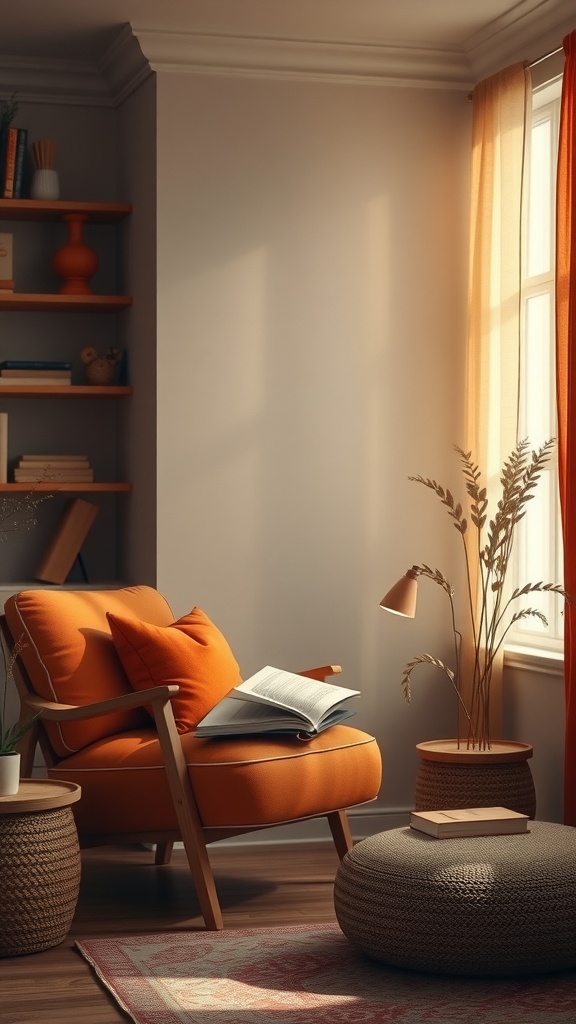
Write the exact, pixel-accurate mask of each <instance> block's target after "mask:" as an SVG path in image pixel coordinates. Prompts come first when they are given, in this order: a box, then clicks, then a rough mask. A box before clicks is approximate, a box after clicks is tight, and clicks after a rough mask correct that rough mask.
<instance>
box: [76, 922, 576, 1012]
mask: <svg viewBox="0 0 576 1024" xmlns="http://www.w3.org/2000/svg"><path fill="white" fill-rule="evenodd" d="M76 945H77V948H78V949H79V951H80V952H81V953H82V955H83V956H84V957H85V958H86V959H87V960H88V962H89V963H90V964H91V965H92V966H93V968H94V969H95V971H96V973H97V975H98V976H99V978H100V979H101V980H102V982H103V983H104V985H105V986H106V988H107V989H108V990H109V992H110V993H111V994H112V995H113V996H114V998H115V999H116V1000H117V1002H118V1004H119V1006H120V1007H121V1008H122V1009H123V1010H124V1011H125V1012H126V1013H127V1014H128V1015H129V1016H130V1017H131V1018H132V1020H134V1021H136V1022H137V1024H389V1022H390V1024H551V1022H553V1024H574V1022H575V1021H576V972H574V971H571V972H569V973H562V974H554V975H543V976H541V977H539V978H514V979H503V978H495V979H487V980H480V979H477V978H449V977H444V976H440V975H431V974H417V973H414V972H411V971H401V970H397V969H392V968H388V967H385V966H384V965H382V964H378V963H376V962H374V961H370V960H368V959H367V958H365V957H364V956H362V955H361V954H359V953H357V952H356V951H355V950H354V948H353V947H352V946H351V945H350V943H349V942H348V940H347V939H346V938H345V936H344V935H343V934H342V932H341V931H340V929H339V928H338V926H337V925H331V924H327V925H315V926H299V925H298V926H292V927H286V928H273V929H270V928H252V929H243V930H231V931H223V932H178V933H165V934H160V935H143V936H128V937H126V938H115V939H114V938H111V939H93V940H86V941H85V942H77V943H76Z"/></svg>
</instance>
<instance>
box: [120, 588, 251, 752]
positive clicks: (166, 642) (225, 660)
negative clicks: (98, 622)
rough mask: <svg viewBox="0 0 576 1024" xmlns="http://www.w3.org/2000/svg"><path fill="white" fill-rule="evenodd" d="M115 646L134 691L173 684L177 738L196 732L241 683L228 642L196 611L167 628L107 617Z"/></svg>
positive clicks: (201, 613)
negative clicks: (216, 706)
mask: <svg viewBox="0 0 576 1024" xmlns="http://www.w3.org/2000/svg"><path fill="white" fill-rule="evenodd" d="M107 618H108V622H109V625H110V630H111V633H112V639H113V641H114V646H115V648H116V652H117V654H118V657H119V658H120V661H121V663H122V667H123V668H124V671H125V672H126V675H127V676H128V679H129V681H130V684H131V686H132V687H133V689H135V690H147V689H148V688H149V687H151V686H162V685H166V684H171V683H176V684H177V685H178V686H179V687H180V693H178V694H177V695H176V696H175V697H173V698H172V709H173V711H174V718H175V721H176V728H177V729H178V732H179V733H184V732H189V731H190V729H194V728H195V726H196V725H197V724H198V722H199V721H200V719H201V718H203V717H204V715H206V714H207V713H208V711H210V709H211V708H213V707H214V705H215V704H217V703H218V701H219V700H220V699H221V697H224V696H225V695H226V694H227V693H228V691H229V690H231V689H232V688H233V687H234V686H238V683H240V682H241V677H240V669H239V668H238V664H237V662H236V659H235V658H234V655H233V654H232V651H231V650H230V647H229V645H228V641H227V640H226V638H225V637H224V636H223V635H222V633H221V632H220V630H219V629H217V627H216V626H215V625H214V623H213V622H211V621H210V619H209V618H208V616H207V615H206V614H205V613H204V612H203V611H201V609H200V608H193V609H192V611H191V612H190V613H189V615H184V616H183V617H182V618H181V619H178V620H177V621H176V622H172V623H171V624H170V625H169V626H154V625H152V624H151V623H149V622H142V621H141V620H140V619H136V618H129V617H126V618H125V617H124V616H121V615H116V614H113V613H112V612H109V613H108V615H107Z"/></svg>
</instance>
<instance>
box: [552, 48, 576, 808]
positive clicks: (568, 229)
mask: <svg viewBox="0 0 576 1024" xmlns="http://www.w3.org/2000/svg"><path fill="white" fill-rule="evenodd" d="M564 55H565V65H564V78H563V82H562V103H561V111H560V140H559V149H558V181H557V199H556V377H557V403H558V462H559V479H560V507H561V512H562V532H563V539H564V588H565V590H566V591H567V592H568V593H569V594H572V595H574V596H576V529H575V524H576V32H572V33H571V34H570V35H569V36H566V38H565V39H564ZM564 676H565V687H566V734H565V759H564V820H565V822H566V824H568V825H576V606H572V605H569V604H567V605H566V607H565V621H564Z"/></svg>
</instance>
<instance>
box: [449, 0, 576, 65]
mask: <svg viewBox="0 0 576 1024" xmlns="http://www.w3.org/2000/svg"><path fill="white" fill-rule="evenodd" d="M567 7H568V3H567V0H523V2H521V3H519V4H517V5H516V6H515V7H514V10H512V11H508V13H507V14H505V15H503V16H502V17H501V18H498V19H497V20H496V21H493V22H492V23H491V24H490V25H488V26H487V27H486V28H484V29H482V31H481V32H478V33H476V35H475V36H473V37H472V38H471V39H469V40H468V46H467V55H468V61H469V64H470V67H471V69H472V72H473V75H474V80H475V82H479V81H481V80H482V79H483V78H486V77H487V76H488V75H491V74H494V73H496V72H497V71H499V70H501V69H502V68H504V67H506V66H507V65H508V64H512V63H515V62H516V61H521V60H526V61H536V60H539V59H540V58H541V57H544V56H546V55H547V54H549V53H551V52H552V51H553V50H556V49H558V48H559V47H561V46H562V40H563V39H564V37H565V36H566V35H568V34H569V33H570V32H572V31H573V30H574V29H575V28H576V11H575V12H573V13H570V12H569V11H568V10H567Z"/></svg>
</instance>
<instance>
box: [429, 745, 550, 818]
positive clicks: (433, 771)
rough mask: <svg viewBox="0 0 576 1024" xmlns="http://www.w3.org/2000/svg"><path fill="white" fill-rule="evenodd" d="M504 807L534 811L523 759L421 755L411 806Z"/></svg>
mask: <svg viewBox="0 0 576 1024" xmlns="http://www.w3.org/2000/svg"><path fill="white" fill-rule="evenodd" d="M458 807H508V808H509V809H510V810H511V811H518V812H519V813H520V814H527V815H528V817H529V818H534V817H535V815H536V792H535V790H534V780H533V778H532V772H531V771H530V765H529V764H528V762H527V761H511V762H508V763H500V764H450V763H449V762H444V761H426V760H424V759H422V760H421V761H420V766H419V769H418V774H417V776H416V792H415V797H414V809H415V810H416V811H441V810H449V809H455V808H458Z"/></svg>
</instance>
